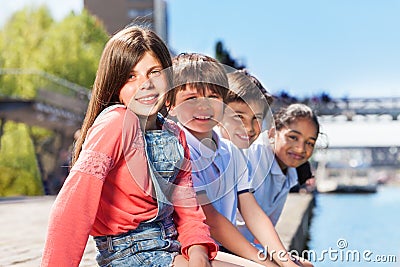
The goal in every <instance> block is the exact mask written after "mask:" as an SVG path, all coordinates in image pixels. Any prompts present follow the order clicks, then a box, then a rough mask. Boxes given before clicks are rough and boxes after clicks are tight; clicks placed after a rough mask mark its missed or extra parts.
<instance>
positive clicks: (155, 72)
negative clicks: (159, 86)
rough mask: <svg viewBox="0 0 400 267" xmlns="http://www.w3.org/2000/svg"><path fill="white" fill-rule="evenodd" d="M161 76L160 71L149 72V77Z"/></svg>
mask: <svg viewBox="0 0 400 267" xmlns="http://www.w3.org/2000/svg"><path fill="white" fill-rule="evenodd" d="M160 75H161V70H159V69H155V70H152V71H151V72H150V77H158V76H160Z"/></svg>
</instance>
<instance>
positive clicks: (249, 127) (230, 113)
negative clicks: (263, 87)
mask: <svg viewBox="0 0 400 267" xmlns="http://www.w3.org/2000/svg"><path fill="white" fill-rule="evenodd" d="M263 118H264V108H263V107H262V105H260V104H258V103H249V104H247V103H245V102H241V101H236V102H230V103H228V105H227V107H226V108H225V114H224V118H223V120H222V123H221V134H222V136H223V137H224V138H226V139H229V140H231V141H232V143H234V144H235V145H236V146H237V147H238V148H248V147H249V146H250V145H251V144H252V143H253V142H254V141H255V140H256V139H257V137H258V136H259V135H260V132H261V125H262V120H263Z"/></svg>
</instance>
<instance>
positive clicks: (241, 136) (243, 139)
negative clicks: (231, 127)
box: [236, 134, 251, 142]
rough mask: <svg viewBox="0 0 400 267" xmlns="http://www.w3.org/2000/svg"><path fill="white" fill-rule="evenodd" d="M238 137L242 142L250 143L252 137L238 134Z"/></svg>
mask: <svg viewBox="0 0 400 267" xmlns="http://www.w3.org/2000/svg"><path fill="white" fill-rule="evenodd" d="M236 136H237V137H238V138H239V139H240V140H242V141H245V142H248V141H250V140H251V136H248V135H247V134H236Z"/></svg>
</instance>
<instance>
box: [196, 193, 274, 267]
mask: <svg viewBox="0 0 400 267" xmlns="http://www.w3.org/2000/svg"><path fill="white" fill-rule="evenodd" d="M198 199H199V202H200V203H210V201H209V200H208V198H207V196H206V194H205V193H203V194H198ZM202 208H203V211H204V213H205V215H206V223H207V224H208V225H209V226H210V232H211V236H212V237H213V238H214V239H215V240H217V241H218V242H220V243H221V244H222V246H224V247H225V248H226V249H228V250H229V251H231V252H232V253H234V254H235V255H238V256H240V257H243V258H245V259H249V260H252V261H254V262H258V263H260V264H262V265H264V266H276V265H275V264H274V263H272V262H271V261H270V260H269V259H267V260H266V261H263V259H260V258H259V251H258V249H257V248H256V247H254V246H253V245H252V244H251V243H250V242H249V241H248V240H247V239H246V238H245V237H244V236H243V235H242V234H241V233H240V232H239V231H238V229H237V228H236V227H235V226H234V225H233V224H232V223H231V222H230V221H229V220H228V219H227V218H225V216H223V215H222V214H220V213H219V212H218V211H217V210H216V209H215V208H214V207H213V205H212V204H204V205H202Z"/></svg>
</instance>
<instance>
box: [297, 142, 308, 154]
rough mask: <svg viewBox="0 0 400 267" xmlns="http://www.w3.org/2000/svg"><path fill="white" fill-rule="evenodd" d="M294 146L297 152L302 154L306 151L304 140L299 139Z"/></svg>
mask: <svg viewBox="0 0 400 267" xmlns="http://www.w3.org/2000/svg"><path fill="white" fill-rule="evenodd" d="M295 147H296V151H297V152H298V153H302V154H304V153H306V142H301V141H299V142H297V144H296V145H295Z"/></svg>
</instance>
